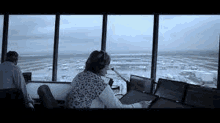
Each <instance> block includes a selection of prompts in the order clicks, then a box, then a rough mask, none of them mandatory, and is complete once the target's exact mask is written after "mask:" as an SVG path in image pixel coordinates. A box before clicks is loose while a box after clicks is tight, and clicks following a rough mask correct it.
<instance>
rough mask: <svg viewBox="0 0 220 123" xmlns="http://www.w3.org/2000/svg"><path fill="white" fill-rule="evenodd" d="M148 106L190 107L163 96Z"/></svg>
mask: <svg viewBox="0 0 220 123" xmlns="http://www.w3.org/2000/svg"><path fill="white" fill-rule="evenodd" d="M150 108H192V107H190V106H187V105H184V104H181V103H177V102H174V101H171V100H168V99H165V98H159V99H158V100H157V101H155V102H154V103H153V104H152V105H151V106H150Z"/></svg>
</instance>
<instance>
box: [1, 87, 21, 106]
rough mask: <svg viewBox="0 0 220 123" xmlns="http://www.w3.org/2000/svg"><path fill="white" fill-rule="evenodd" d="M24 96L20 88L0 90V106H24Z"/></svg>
mask: <svg viewBox="0 0 220 123" xmlns="http://www.w3.org/2000/svg"><path fill="white" fill-rule="evenodd" d="M24 103H25V102H24V97H23V93H22V91H21V90H19V89H17V88H11V89H1V90H0V107H1V108H25V104H24Z"/></svg>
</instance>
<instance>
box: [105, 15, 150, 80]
mask: <svg viewBox="0 0 220 123" xmlns="http://www.w3.org/2000/svg"><path fill="white" fill-rule="evenodd" d="M153 17H154V16H153V15H144V16H142V15H108V17H107V19H108V20H107V42H106V51H107V52H108V53H109V54H110V56H111V64H110V66H111V67H114V69H115V70H116V71H117V72H118V73H120V74H121V75H122V76H123V77H124V78H125V79H127V80H130V75H137V76H142V77H147V78H150V76H151V60H152V41H153V19H154V18H153ZM106 76H109V77H111V78H113V79H114V80H120V81H123V80H122V79H121V78H120V77H118V76H117V74H116V73H114V72H113V71H111V70H109V71H108V74H107V75H106Z"/></svg>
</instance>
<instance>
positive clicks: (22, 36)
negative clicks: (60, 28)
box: [7, 15, 55, 81]
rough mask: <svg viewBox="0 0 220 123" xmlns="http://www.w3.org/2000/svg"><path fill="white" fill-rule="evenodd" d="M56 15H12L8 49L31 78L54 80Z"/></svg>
mask: <svg viewBox="0 0 220 123" xmlns="http://www.w3.org/2000/svg"><path fill="white" fill-rule="evenodd" d="M54 29H55V15H9V29H8V49H7V51H16V52H18V54H19V59H18V64H17V65H18V66H19V67H20V68H21V71H22V72H32V81H52V71H50V68H51V67H52V64H53V44H54Z"/></svg>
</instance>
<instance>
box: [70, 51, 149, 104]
mask: <svg viewBox="0 0 220 123" xmlns="http://www.w3.org/2000/svg"><path fill="white" fill-rule="evenodd" d="M109 64H110V56H109V55H108V54H107V53H106V52H104V51H93V52H92V53H91V54H90V56H89V58H88V59H87V61H86V67H85V70H84V71H83V72H81V73H79V74H77V75H76V77H75V78H74V79H73V81H72V83H71V85H72V87H73V88H72V90H71V91H70V92H69V93H68V94H67V97H66V107H67V108H105V107H107V108H146V107H148V105H149V104H148V101H141V102H139V103H134V104H130V105H124V104H122V103H121V102H120V101H119V99H118V98H116V96H115V94H114V92H113V90H112V89H111V88H110V86H109V85H108V83H106V82H104V80H103V79H102V78H101V76H105V74H107V70H108V69H109Z"/></svg>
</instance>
